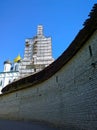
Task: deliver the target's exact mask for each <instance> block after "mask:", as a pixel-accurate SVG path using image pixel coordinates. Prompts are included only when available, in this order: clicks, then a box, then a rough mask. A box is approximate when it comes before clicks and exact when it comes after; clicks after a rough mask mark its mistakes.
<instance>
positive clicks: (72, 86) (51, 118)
mask: <svg viewBox="0 0 97 130" xmlns="http://www.w3.org/2000/svg"><path fill="white" fill-rule="evenodd" d="M0 118H4V119H15V120H37V121H46V122H50V123H53V124H55V125H58V126H71V127H75V128H76V129H77V128H78V130H79V129H82V130H84V129H87V130H96V129H97V31H95V32H94V34H93V35H92V36H91V37H90V39H89V40H87V42H86V43H85V44H84V46H83V47H82V48H81V49H80V50H79V51H78V52H77V53H76V55H74V56H73V57H72V59H71V60H69V61H68V62H67V63H66V64H65V65H64V66H63V67H62V68H61V69H60V70H59V71H58V72H56V73H55V74H54V75H53V76H52V77H50V78H49V79H47V80H45V81H43V82H41V83H39V84H36V85H34V86H32V87H29V88H24V89H22V90H17V91H13V92H9V93H5V94H2V95H1V96H0Z"/></svg>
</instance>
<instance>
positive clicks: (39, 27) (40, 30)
mask: <svg viewBox="0 0 97 130" xmlns="http://www.w3.org/2000/svg"><path fill="white" fill-rule="evenodd" d="M37 35H43V26H42V25H38V27H37Z"/></svg>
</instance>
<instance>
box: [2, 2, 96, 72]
mask: <svg viewBox="0 0 97 130" xmlns="http://www.w3.org/2000/svg"><path fill="white" fill-rule="evenodd" d="M95 3H97V0H0V71H3V62H4V61H5V60H7V59H10V60H11V61H12V62H13V59H14V58H15V57H16V56H17V55H18V54H20V55H21V57H22V58H23V55H24V47H25V39H26V38H32V37H33V36H35V35H36V30H37V25H39V24H42V25H43V26H44V34H45V36H51V37H52V49H53V57H54V58H55V59H56V58H58V57H59V56H60V55H61V54H62V53H63V52H64V50H65V49H66V48H67V47H68V46H69V45H70V43H71V42H72V41H73V39H74V38H75V36H76V35H77V33H78V32H79V31H80V29H82V28H83V23H84V21H85V20H86V19H87V18H88V14H89V12H90V11H91V9H92V7H93V5H94V4H95Z"/></svg>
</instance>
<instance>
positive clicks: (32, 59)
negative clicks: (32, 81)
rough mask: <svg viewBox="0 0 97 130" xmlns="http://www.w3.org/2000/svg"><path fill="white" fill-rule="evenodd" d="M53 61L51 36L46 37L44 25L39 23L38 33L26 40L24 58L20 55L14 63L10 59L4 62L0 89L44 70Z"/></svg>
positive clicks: (0, 77)
mask: <svg viewBox="0 0 97 130" xmlns="http://www.w3.org/2000/svg"><path fill="white" fill-rule="evenodd" d="M53 61H54V58H53V57H52V43H51V37H45V36H44V34H43V26H42V25H38V27H37V35H36V36H34V37H33V38H27V39H26V40H25V51H24V58H23V59H22V58H21V57H20V55H18V56H17V57H16V58H15V59H14V63H13V64H11V62H10V61H9V60H7V61H5V62H4V71H3V72H0V91H1V90H2V88H3V87H5V86H6V85H7V84H9V83H11V82H13V81H15V80H16V79H18V78H22V77H24V76H27V75H30V74H34V73H37V72H39V71H41V70H43V69H44V68H45V67H47V66H48V65H49V64H51V63H52V62H53Z"/></svg>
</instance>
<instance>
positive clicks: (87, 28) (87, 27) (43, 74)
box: [2, 4, 97, 93]
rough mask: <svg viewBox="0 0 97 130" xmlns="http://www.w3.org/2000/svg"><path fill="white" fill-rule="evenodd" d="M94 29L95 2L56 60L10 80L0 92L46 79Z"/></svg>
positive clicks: (96, 24) (73, 53)
mask: <svg viewBox="0 0 97 130" xmlns="http://www.w3.org/2000/svg"><path fill="white" fill-rule="evenodd" d="M96 30H97V4H95V5H94V7H93V9H92V10H91V12H90V14H89V18H88V19H87V20H86V21H85V23H84V27H83V29H82V30H80V31H79V33H78V34H77V36H76V37H75V39H74V40H73V41H72V43H71V44H70V46H69V47H68V48H67V50H66V51H64V53H63V54H62V55H61V56H60V57H59V58H58V59H57V60H55V61H54V62H53V63H52V64H51V65H49V66H48V67H46V68H45V69H44V70H42V71H40V72H39V73H36V74H34V75H30V76H28V77H25V78H22V79H20V80H17V81H15V82H12V83H11V84H9V85H7V86H6V87H5V88H3V89H2V92H3V93H6V92H7V91H15V90H17V89H23V88H25V87H26V86H27V87H30V86H32V85H35V84H38V83H41V82H43V81H44V80H47V79H48V78H50V77H51V76H53V75H54V74H55V73H56V72H57V71H59V70H60V69H61V68H62V67H63V66H64V65H65V64H66V63H67V62H68V61H69V60H70V59H71V58H72V57H73V56H74V55H75V54H76V53H77V52H78V51H79V50H80V49H81V48H82V46H83V45H84V44H85V43H86V41H87V40H88V39H89V38H90V37H91V36H92V35H93V33H94V32H95V31H96ZM29 84H30V85H29ZM21 86H23V87H21ZM16 88H17V89H16Z"/></svg>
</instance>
